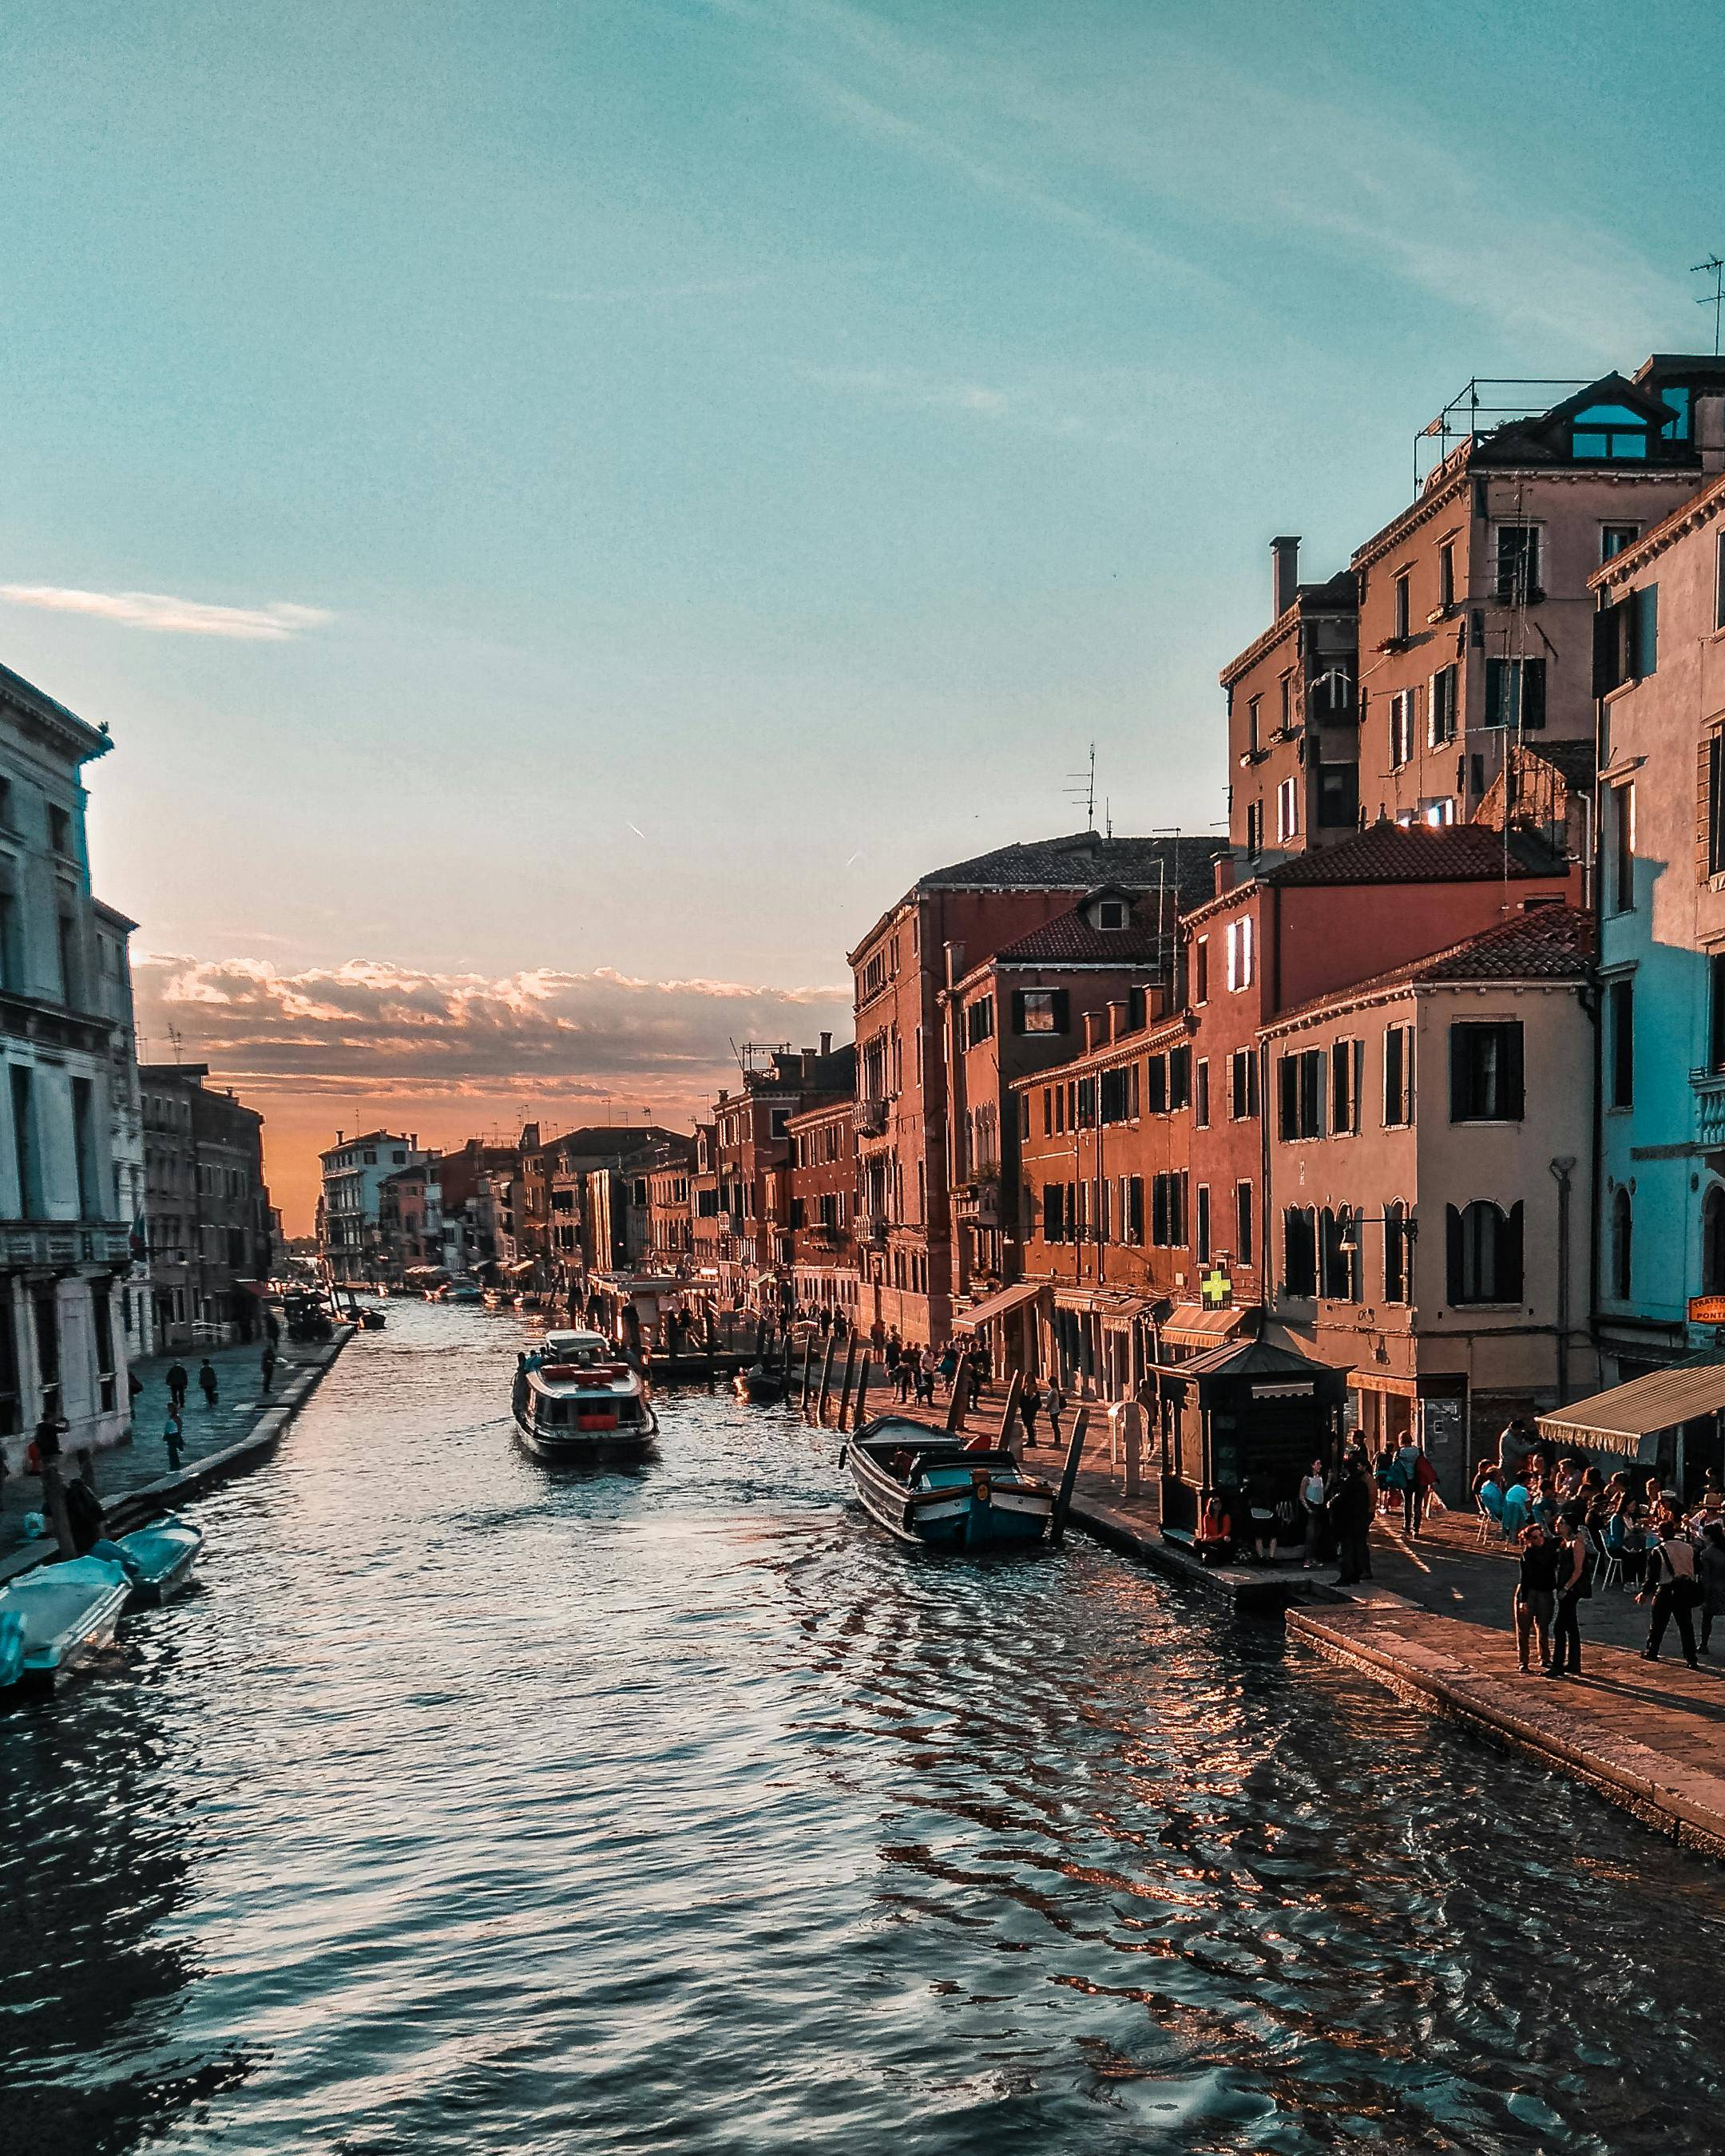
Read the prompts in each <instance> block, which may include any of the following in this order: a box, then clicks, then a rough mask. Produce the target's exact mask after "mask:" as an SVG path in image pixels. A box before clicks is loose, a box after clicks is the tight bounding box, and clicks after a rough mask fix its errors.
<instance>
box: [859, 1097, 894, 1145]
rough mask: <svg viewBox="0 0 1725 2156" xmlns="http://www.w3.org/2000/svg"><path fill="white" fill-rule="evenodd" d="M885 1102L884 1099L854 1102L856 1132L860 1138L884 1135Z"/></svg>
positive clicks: (885, 1120)
mask: <svg viewBox="0 0 1725 2156" xmlns="http://www.w3.org/2000/svg"><path fill="white" fill-rule="evenodd" d="M886 1122H887V1103H886V1101H858V1102H857V1104H856V1134H857V1136H858V1137H860V1138H880V1137H886Z"/></svg>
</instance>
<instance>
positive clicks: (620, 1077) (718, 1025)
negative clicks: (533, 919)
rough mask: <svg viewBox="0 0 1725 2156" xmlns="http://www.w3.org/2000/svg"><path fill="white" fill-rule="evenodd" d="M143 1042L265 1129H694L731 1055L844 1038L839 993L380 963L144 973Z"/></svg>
mask: <svg viewBox="0 0 1725 2156" xmlns="http://www.w3.org/2000/svg"><path fill="white" fill-rule="evenodd" d="M134 971H135V975H136V986H137V1000H138V1025H139V1029H140V1031H141V1033H142V1034H143V1035H144V1036H145V1040H146V1050H147V1055H148V1056H149V1057H150V1058H151V1059H156V1058H159V1057H160V1056H161V1055H162V1050H163V1046H164V1044H165V1043H166V1042H167V1039H168V1038H169V1034H168V1028H169V1027H170V1026H172V1027H173V1028H174V1029H175V1030H176V1032H177V1034H178V1035H179V1039H180V1053H181V1054H182V1055H183V1056H184V1057H185V1058H186V1059H187V1060H191V1061H194V1062H200V1063H208V1064H209V1065H210V1066H211V1067H212V1070H213V1071H215V1072H217V1073H218V1074H219V1075H220V1077H221V1080H222V1082H223V1084H225V1085H231V1086H234V1089H235V1091H238V1092H239V1094H240V1095H241V1096H243V1097H249V1098H251V1099H254V1101H256V1102H257V1104H258V1105H259V1106H261V1107H263V1108H264V1110H265V1112H266V1114H267V1113H268V1112H269V1102H270V1100H271V1099H272V1098H275V1099H280V1098H282V1097H283V1096H292V1097H293V1098H294V1099H295V1101H297V1102H299V1103H300V1104H304V1103H305V1102H307V1101H312V1100H315V1099H316V1098H318V1097H320V1096H321V1097H324V1098H326V1099H328V1100H329V1101H331V1103H336V1102H341V1103H345V1102H347V1101H351V1100H352V1099H354V1098H355V1097H356V1096H363V1097H365V1098H367V1099H369V1100H382V1099H390V1098H394V1099H398V1100H400V1101H403V1103H406V1102H408V1101H413V1102H415V1103H418V1104H421V1105H424V1106H426V1107H428V1108H432V1107H435V1106H439V1105H440V1106H442V1107H443V1108H444V1110H445V1111H447V1113H448V1114H449V1116H459V1115H460V1114H462V1113H468V1112H471V1113H475V1114H476V1113H477V1112H478V1111H480V1109H481V1108H482V1107H483V1106H485V1105H486V1104H490V1106H493V1107H495V1106H496V1104H497V1103H499V1102H500V1101H501V1102H506V1103H508V1104H509V1105H510V1106H514V1105H516V1104H518V1103H520V1102H521V1101H530V1102H534V1103H537V1102H541V1101H545V1102H551V1103H562V1104H565V1105H567V1104H569V1103H575V1104H579V1103H581V1102H583V1101H588V1102H598V1101H602V1100H604V1099H607V1098H608V1097H609V1096H613V1095H616V1096H619V1097H622V1098H627V1099H629V1100H630V1101H634V1102H638V1103H639V1102H642V1101H647V1102H650V1103H651V1104H652V1106H654V1108H655V1111H656V1112H658V1113H660V1115H661V1116H666V1117H675V1116H688V1115H689V1114H690V1113H691V1112H692V1111H694V1110H695V1109H696V1108H697V1107H698V1106H700V1105H701V1103H702V1102H703V1101H705V1100H706V1098H707V1097H708V1096H710V1094H711V1091H712V1090H713V1088H714V1086H716V1085H722V1084H724V1083H726V1072H727V1070H730V1071H732V1072H734V1070H735V1067H736V1066H735V1064H734V1062H733V1061H732V1055H731V1046H730V1044H731V1043H732V1041H733V1040H736V1041H742V1040H746V1039H766V1040H776V1041H784V1040H788V1041H792V1042H793V1043H795V1044H796V1045H798V1046H801V1045H803V1043H804V1042H812V1041H813V1040H814V1038H815V1036H816V1034H818V1033H819V1032H821V1031H826V1030H829V1031H832V1032H834V1033H835V1034H841V1035H842V1034H844V1033H845V1031H847V1030H848V1023H849V1018H850V990H849V989H848V988H845V987H831V988H828V987H818V988H774V987H766V986H757V985H753V984H751V983H744V982H737V981H723V980H711V979H706V978H699V977H696V978H688V979H682V980H662V981H655V980H645V979H639V978H634V977H633V976H631V975H629V974H626V973H619V972H618V971H617V970H616V969H615V968H611V967H598V968H595V969H594V970H593V972H591V973H566V972H562V971H560V970H558V969H557V968H551V967H541V968H529V969H526V970H524V971H521V972H519V973H509V974H504V975H501V976H496V977H492V976H488V975H484V974H479V973H430V972H423V971H419V970H417V969H415V968H409V967H403V966H396V965H392V964H388V963H387V962H380V961H377V960H374V959H367V958H354V959H350V960H349V961H348V962H347V963H346V964H345V965H341V966H334V967H310V968H302V969H300V970H298V971H290V970H287V969H285V968H282V967H280V966H278V965H277V964H275V962H272V961H271V960H270V959H268V958H262V957H237V958H221V959H201V958H195V957H168V956H149V955H143V956H140V957H138V958H137V959H136V961H135V966H134Z"/></svg>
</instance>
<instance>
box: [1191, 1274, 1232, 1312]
mask: <svg viewBox="0 0 1725 2156" xmlns="http://www.w3.org/2000/svg"><path fill="white" fill-rule="evenodd" d="M1198 1292H1199V1296H1200V1298H1201V1299H1202V1301H1203V1303H1204V1308H1205V1309H1206V1310H1225V1309H1226V1308H1227V1307H1228V1305H1229V1304H1230V1302H1231V1301H1233V1300H1234V1282H1233V1281H1232V1280H1231V1279H1230V1276H1228V1275H1227V1274H1226V1273H1224V1271H1223V1270H1222V1268H1221V1267H1220V1266H1219V1265H1212V1266H1211V1267H1210V1270H1209V1271H1208V1272H1207V1273H1206V1274H1205V1275H1204V1277H1203V1279H1202V1280H1200V1281H1199V1283H1198Z"/></svg>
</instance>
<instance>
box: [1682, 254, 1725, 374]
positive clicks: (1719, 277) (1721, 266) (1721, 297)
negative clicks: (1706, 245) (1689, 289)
mask: <svg viewBox="0 0 1725 2156" xmlns="http://www.w3.org/2000/svg"><path fill="white" fill-rule="evenodd" d="M1689 274H1690V275H1691V276H1692V277H1705V276H1711V277H1712V280H1713V289H1712V291H1711V292H1704V293H1702V295H1701V297H1700V298H1699V299H1698V300H1697V301H1696V303H1695V304H1696V305H1697V307H1711V308H1712V311H1713V357H1714V358H1715V359H1717V357H1719V316H1720V313H1721V311H1722V310H1725V260H1721V259H1720V258H1719V256H1718V255H1717V254H1710V255H1708V257H1707V260H1706V261H1705V262H1697V263H1696V264H1694V266H1693V267H1692V269H1691V270H1690V272H1689Z"/></svg>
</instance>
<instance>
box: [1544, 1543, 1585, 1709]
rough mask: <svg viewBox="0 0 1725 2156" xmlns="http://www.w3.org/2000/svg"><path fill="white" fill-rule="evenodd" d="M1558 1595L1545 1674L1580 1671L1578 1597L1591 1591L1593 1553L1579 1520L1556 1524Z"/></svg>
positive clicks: (1558, 1675) (1572, 1675)
mask: <svg viewBox="0 0 1725 2156" xmlns="http://www.w3.org/2000/svg"><path fill="white" fill-rule="evenodd" d="M1592 1567H1593V1553H1592V1552H1591V1551H1590V1550H1589V1548H1588V1546H1587V1537H1586V1535H1585V1534H1584V1532H1582V1528H1581V1526H1580V1523H1579V1522H1578V1521H1575V1520H1571V1519H1567V1518H1566V1519H1564V1520H1563V1521H1562V1522H1561V1523H1560V1524H1559V1526H1558V1589H1557V1593H1558V1599H1557V1610H1556V1614H1555V1617H1554V1620H1553V1625H1552V1633H1551V1667H1550V1668H1549V1669H1548V1671H1546V1675H1547V1676H1548V1677H1562V1676H1571V1677H1579V1676H1580V1675H1581V1623H1580V1612H1581V1600H1582V1597H1583V1596H1584V1595H1587V1594H1592V1593H1593V1591H1594V1583H1593V1571H1592Z"/></svg>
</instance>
